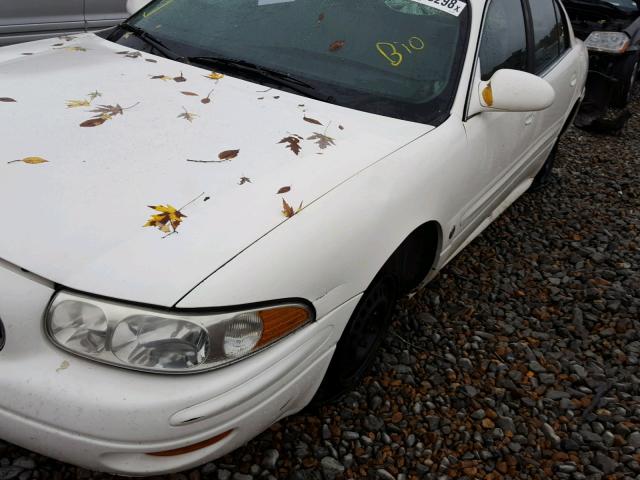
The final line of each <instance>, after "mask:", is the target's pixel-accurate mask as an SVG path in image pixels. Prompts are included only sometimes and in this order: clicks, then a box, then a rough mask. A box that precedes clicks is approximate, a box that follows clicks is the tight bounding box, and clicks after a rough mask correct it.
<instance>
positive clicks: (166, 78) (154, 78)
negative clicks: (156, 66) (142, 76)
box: [151, 75, 173, 82]
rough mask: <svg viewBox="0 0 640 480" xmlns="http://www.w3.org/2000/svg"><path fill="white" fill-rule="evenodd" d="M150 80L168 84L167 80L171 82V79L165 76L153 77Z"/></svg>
mask: <svg viewBox="0 0 640 480" xmlns="http://www.w3.org/2000/svg"><path fill="white" fill-rule="evenodd" d="M151 80H162V81H163V82H168V81H169V80H173V78H172V77H167V76H166V75H153V76H152V77H151Z"/></svg>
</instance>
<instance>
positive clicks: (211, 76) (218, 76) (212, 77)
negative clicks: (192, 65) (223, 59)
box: [204, 72, 224, 80]
mask: <svg viewBox="0 0 640 480" xmlns="http://www.w3.org/2000/svg"><path fill="white" fill-rule="evenodd" d="M204 77H205V78H208V79H210V80H220V79H221V78H224V75H223V74H222V73H218V72H211V73H210V74H209V75H205V76H204Z"/></svg>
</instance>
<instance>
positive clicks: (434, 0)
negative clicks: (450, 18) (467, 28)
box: [412, 0, 467, 17]
mask: <svg viewBox="0 0 640 480" xmlns="http://www.w3.org/2000/svg"><path fill="white" fill-rule="evenodd" d="M412 1H414V2H416V3H420V4H422V5H427V6H428V7H431V8H435V9H437V10H440V11H442V12H447V13H450V14H451V15H454V16H456V17H457V16H458V15H460V14H461V13H462V11H463V10H464V7H466V6H467V4H466V3H464V2H461V1H460V0H412Z"/></svg>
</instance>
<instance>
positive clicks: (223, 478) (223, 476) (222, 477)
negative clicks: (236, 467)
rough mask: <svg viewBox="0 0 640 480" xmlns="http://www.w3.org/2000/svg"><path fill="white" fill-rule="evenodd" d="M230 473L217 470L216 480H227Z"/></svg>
mask: <svg viewBox="0 0 640 480" xmlns="http://www.w3.org/2000/svg"><path fill="white" fill-rule="evenodd" d="M230 478H231V472H230V471H229V470H224V469H223V470H218V480H229V479H230Z"/></svg>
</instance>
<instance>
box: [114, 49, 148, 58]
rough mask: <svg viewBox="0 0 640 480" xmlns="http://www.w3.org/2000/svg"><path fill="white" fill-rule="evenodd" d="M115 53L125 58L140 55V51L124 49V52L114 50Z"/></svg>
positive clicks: (138, 56)
mask: <svg viewBox="0 0 640 480" xmlns="http://www.w3.org/2000/svg"><path fill="white" fill-rule="evenodd" d="M116 55H123V56H124V57H126V58H140V57H141V56H142V52H130V51H128V50H125V51H124V52H116Z"/></svg>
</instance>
